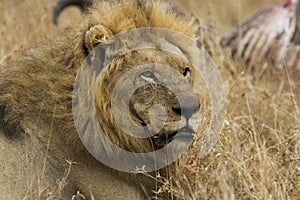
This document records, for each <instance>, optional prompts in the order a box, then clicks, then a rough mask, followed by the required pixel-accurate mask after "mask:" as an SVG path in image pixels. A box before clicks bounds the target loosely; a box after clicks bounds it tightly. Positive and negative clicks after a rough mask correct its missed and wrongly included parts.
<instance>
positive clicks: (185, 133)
mask: <svg viewBox="0 0 300 200" xmlns="http://www.w3.org/2000/svg"><path fill="white" fill-rule="evenodd" d="M194 136H195V132H194V131H193V130H192V129H191V128H190V127H188V126H186V127H183V128H181V129H179V130H177V131H175V132H173V133H171V134H168V135H159V134H156V135H154V136H153V137H152V139H153V141H154V142H155V144H156V145H157V146H159V147H161V146H164V145H166V144H168V143H170V142H172V141H173V140H174V139H182V140H185V141H191V142H192V141H193V140H194Z"/></svg>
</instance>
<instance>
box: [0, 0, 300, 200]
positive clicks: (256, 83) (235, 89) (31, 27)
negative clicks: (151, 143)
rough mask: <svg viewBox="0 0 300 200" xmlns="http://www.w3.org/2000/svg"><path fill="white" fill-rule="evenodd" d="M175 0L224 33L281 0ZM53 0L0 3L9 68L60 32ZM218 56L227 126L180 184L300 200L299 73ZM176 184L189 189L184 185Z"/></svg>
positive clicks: (208, 194)
mask: <svg viewBox="0 0 300 200" xmlns="http://www.w3.org/2000/svg"><path fill="white" fill-rule="evenodd" d="M278 1H279V0H278ZM278 1H277V2H278ZM176 2H178V3H179V4H180V5H182V6H184V7H185V8H193V10H194V11H195V12H196V13H199V15H200V16H202V17H203V18H204V19H205V20H210V21H211V22H213V23H214V24H215V25H216V27H217V32H218V33H220V32H222V31H224V30H226V29H228V28H229V27H230V26H232V25H234V24H236V23H237V22H239V21H241V20H242V19H245V17H246V16H247V15H249V14H250V13H251V12H253V11H254V10H255V9H256V8H257V7H259V6H258V5H259V4H261V5H266V4H267V3H269V2H276V1H268V0H262V1H255V2H254V3H255V4H254V3H253V1H251V0H247V1H246V0H245V1H233V0H227V1H221V0H213V1H205V0H202V1H196V0H192V1H189V2H188V3H186V1H180V0H177V1H176ZM183 2H184V3H183ZM279 2H280V1H279ZM220 3H222V5H221V6H220ZM53 4H54V0H52V1H47V2H45V1H40V0H24V1H21V0H15V1H9V0H2V1H1V2H0V10H1V12H0V15H1V17H0V24H2V26H0V35H1V38H2V40H0V46H1V49H0V66H1V65H2V66H3V65H4V64H5V65H7V66H6V67H9V62H10V60H11V58H12V57H15V56H17V55H19V54H20V53H21V52H22V51H23V50H24V49H26V48H28V47H30V46H35V45H37V44H38V43H39V42H41V41H43V40H45V39H46V38H48V37H49V36H51V35H52V36H53V35H55V33H57V32H58V30H59V29H60V28H61V27H55V26H53V25H52V24H51V15H50V14H51V7H52V5H53ZM199 11H201V12H199ZM213 13H215V14H213ZM64 15H65V16H62V18H63V19H64V21H66V22H64V23H63V25H61V26H65V25H67V24H68V23H71V22H76V20H75V21H74V19H73V17H74V16H77V17H78V15H79V13H78V12H77V11H76V10H71V11H70V12H68V13H65V14H64ZM68 16H72V19H71V18H70V17H68ZM205 20H204V21H205ZM216 62H217V63H218V64H219V66H220V71H221V73H222V76H223V79H224V81H225V82H227V83H228V87H227V98H228V106H227V115H226V122H225V127H224V129H223V131H222V133H221V137H220V139H219V141H218V143H217V145H216V147H215V148H214V149H213V151H212V152H211V153H210V154H209V155H208V156H207V157H205V158H204V159H198V152H199V149H198V147H197V146H196V147H195V148H193V149H191V152H189V154H188V156H186V157H185V158H184V159H185V160H184V162H183V164H182V166H181V169H182V174H181V182H180V183H178V186H179V188H181V187H184V188H188V190H189V196H191V197H192V198H193V199H299V197H300V110H299V106H300V96H299V94H300V85H299V84H300V82H299V80H300V76H298V77H297V75H293V77H289V75H288V73H286V72H284V71H276V70H274V69H272V68H271V67H269V68H267V69H264V68H263V67H261V66H257V68H256V69H255V70H249V69H245V67H244V66H242V65H240V64H237V63H232V62H231V61H228V60H226V61H224V60H222V59H220V58H217V59H216ZM224 63H225V64H224ZM1 70H3V68H1V67H0V72H1ZM65 181H66V180H65V179H62V184H65ZM171 190H172V192H174V193H176V194H177V195H179V196H182V197H183V196H184V194H183V193H182V191H181V190H180V189H179V190H178V189H175V188H174V189H173V187H172V189H171Z"/></svg>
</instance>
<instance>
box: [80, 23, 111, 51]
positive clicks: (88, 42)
mask: <svg viewBox="0 0 300 200" xmlns="http://www.w3.org/2000/svg"><path fill="white" fill-rule="evenodd" d="M112 36H113V33H112V31H111V30H109V29H108V28H107V27H105V26H103V25H96V26H93V27H91V28H90V29H89V30H88V31H87V32H86V34H85V41H84V43H85V47H86V48H87V50H88V52H89V53H90V52H91V51H92V50H93V49H94V48H95V47H96V46H97V45H98V44H100V43H102V42H105V41H107V39H108V38H110V37H112Z"/></svg>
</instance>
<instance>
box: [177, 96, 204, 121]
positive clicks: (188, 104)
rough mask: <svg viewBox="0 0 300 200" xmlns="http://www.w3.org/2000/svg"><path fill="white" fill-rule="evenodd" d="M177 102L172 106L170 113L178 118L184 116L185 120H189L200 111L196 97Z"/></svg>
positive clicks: (184, 98)
mask: <svg viewBox="0 0 300 200" xmlns="http://www.w3.org/2000/svg"><path fill="white" fill-rule="evenodd" d="M179 102H180V103H176V104H175V105H174V106H173V108H172V111H173V112H175V113H177V114H178V115H180V116H184V117H185V118H186V119H189V118H190V117H191V116H193V114H195V113H196V112H198V111H199V110H200V103H199V101H198V98H197V97H196V96H193V97H183V98H181V99H180V100H179Z"/></svg>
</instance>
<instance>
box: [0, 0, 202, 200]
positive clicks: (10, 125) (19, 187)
mask: <svg viewBox="0 0 300 200" xmlns="http://www.w3.org/2000/svg"><path fill="white" fill-rule="evenodd" d="M141 2H142V1H139V3H137V1H120V2H118V3H114V2H111V1H105V2H98V3H97V4H96V5H95V6H94V7H93V8H92V9H91V10H90V11H89V13H88V14H87V15H85V16H84V19H83V20H82V21H81V22H80V23H79V24H77V25H75V26H73V27H70V28H68V29H66V30H64V32H63V33H62V34H61V36H59V37H58V38H56V39H53V40H51V41H48V42H45V43H44V44H41V45H40V46H39V47H37V48H35V49H31V50H29V51H28V52H27V53H26V54H25V55H24V56H23V57H22V58H20V59H19V60H17V61H16V62H14V63H13V64H11V66H9V68H8V69H7V70H6V71H5V72H4V73H1V74H0V125H1V128H2V130H3V131H2V132H3V134H0V143H1V144H2V143H3V147H4V150H3V151H2V152H1V154H2V155H0V158H1V159H3V160H1V164H0V168H3V169H4V170H3V172H1V174H0V180H4V184H1V186H0V190H4V191H5V192H4V194H3V195H5V197H7V198H11V197H13V198H15V199H20V198H22V197H23V196H24V195H27V196H29V197H33V198H36V196H39V197H41V198H42V199H43V198H45V197H47V195H49V191H52V189H54V190H55V189H57V188H60V183H61V182H57V180H58V179H60V178H61V177H63V176H64V175H66V174H64V169H66V168H68V164H67V162H66V160H69V161H74V162H75V164H73V165H72V167H71V171H70V173H67V177H68V179H67V183H68V184H67V185H66V186H65V187H64V190H63V191H62V192H61V193H58V194H57V196H56V197H57V198H68V199H70V198H71V196H72V194H76V192H77V191H80V192H82V193H83V194H84V195H85V196H87V197H88V196H90V194H92V195H93V196H94V197H95V198H96V199H142V198H145V196H147V197H149V196H153V193H152V192H151V191H153V190H157V188H156V183H155V181H154V180H153V179H150V178H147V177H146V176H144V175H135V176H134V175H132V174H127V173H122V172H116V171H115V170H112V169H110V168H108V167H106V166H104V165H102V164H101V163H100V162H98V161H97V160H96V159H94V158H93V157H92V156H91V155H90V154H89V153H88V152H87V150H86V149H85V148H84V146H83V145H82V144H81V141H80V139H79V137H78V134H77V132H76V130H75V127H74V122H73V117H72V90H73V84H74V80H75V77H76V73H77V72H78V70H79V68H80V66H81V63H82V62H83V61H84V59H85V57H86V56H87V54H88V53H89V52H90V51H91V50H92V48H93V47H94V46H95V45H97V44H98V43H101V42H102V40H105V39H106V37H110V36H111V35H116V34H118V33H122V32H125V31H127V30H131V29H136V28H143V27H160V28H166V29H171V30H174V31H177V32H180V33H182V34H185V35H187V36H189V37H191V38H194V39H196V36H195V33H196V31H197V29H198V26H197V25H196V24H195V19H194V18H193V17H191V16H184V15H178V13H177V12H176V11H175V10H174V9H172V8H169V7H166V6H165V5H164V2H162V1H154V0H153V1H146V3H145V2H144V3H141ZM98 25H101V26H100V27H104V30H102V29H101V28H100V29H99V28H97V26H98ZM98 27H99V26H98ZM105 30H106V31H105ZM97 31H98V32H99V33H98V35H97ZM94 33H96V35H93V34H94ZM101 34H102V35H101ZM99 35H101V36H105V37H100V38H99V37H98V36H99ZM148 55H151V57H150V58H149V56H148ZM158 57H162V58H161V59H159V60H157V58H158ZM146 59H150V61H151V60H152V61H155V62H159V63H161V64H172V65H173V66H174V69H176V70H178V71H180V70H182V69H181V68H182V65H188V64H187V63H185V61H184V60H183V59H180V58H174V56H173V57H172V56H170V55H168V54H162V53H161V52H157V51H153V52H151V53H150V52H147V51H141V52H138V53H131V54H129V55H125V56H123V57H122V58H120V59H118V60H116V61H114V62H113V63H112V64H111V65H110V66H109V68H108V69H109V70H108V71H107V72H106V74H105V76H104V78H103V79H104V80H103V81H100V83H99V85H98V89H97V91H98V92H99V94H101V95H100V96H99V98H97V106H98V112H99V113H105V115H106V116H107V115H108V116H109V117H107V118H106V120H104V124H103V126H104V129H105V130H106V133H109V134H108V136H109V137H110V139H111V140H112V141H113V142H114V143H115V144H117V145H118V146H120V147H122V148H124V149H127V150H131V151H135V152H148V151H152V150H153V149H152V146H151V144H150V143H149V140H145V139H136V138H131V137H129V136H128V135H125V134H124V133H122V131H120V130H118V128H117V127H116V125H115V123H113V122H112V117H111V109H110V108H109V106H108V102H109V98H108V96H109V94H108V93H109V92H111V89H110V88H112V87H113V86H114V83H115V82H116V81H117V77H119V76H121V75H122V73H119V72H118V70H120V69H122V70H124V71H123V72H125V71H126V70H125V68H126V67H125V68H124V66H127V67H128V66H132V65H136V64H138V63H143V62H145V60H146ZM174 59H175V60H174ZM129 68H130V67H129ZM122 70H121V71H122ZM127 70H128V69H127ZM180 73H182V72H181V71H180ZM105 79H106V81H105ZM108 80H109V81H108ZM191 81H192V80H191ZM107 82H109V84H107ZM104 87H105V89H104ZM107 88H108V90H106V89H107ZM182 92H183V94H184V90H183V91H182ZM161 94H164V93H161ZM161 94H160V95H161ZM184 95H185V94H184ZM162 96H163V95H162ZM146 99H148V101H150V100H151V98H149V96H147V94H143V92H142V91H140V92H137V93H136V94H135V100H136V102H139V103H149V102H147V101H145V100H146ZM168 103H169V106H171V104H172V103H174V102H168ZM135 105H136V104H135V103H133V107H134V106H135ZM134 109H136V111H137V112H138V114H141V116H139V117H141V118H142V119H145V121H147V116H142V113H141V112H139V109H140V108H139V107H134ZM169 114H170V115H172V113H169ZM98 117H99V121H103V116H101V115H99V116H98ZM171 117H172V116H171ZM135 120H137V121H138V119H137V118H135ZM98 145H99V146H100V148H104V150H107V149H105V144H101V142H100V143H99V144H98ZM109 153H113V152H109ZM17 172H18V173H17ZM162 173H163V172H162ZM55 185H56V186H57V187H56V188H53V186H55ZM35 191H39V192H40V193H39V194H37V193H35Z"/></svg>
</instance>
